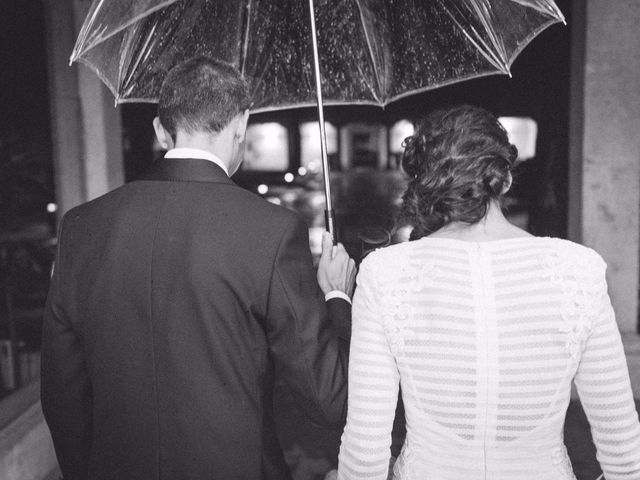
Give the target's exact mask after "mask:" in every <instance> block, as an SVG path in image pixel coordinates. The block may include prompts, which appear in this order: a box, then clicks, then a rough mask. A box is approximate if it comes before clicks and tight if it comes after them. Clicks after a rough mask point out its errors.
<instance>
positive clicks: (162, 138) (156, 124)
mask: <svg viewBox="0 0 640 480" xmlns="http://www.w3.org/2000/svg"><path fill="white" fill-rule="evenodd" d="M153 129H154V130H155V132H156V138H157V139H158V143H159V144H160V146H161V147H162V148H163V149H165V150H171V149H172V148H173V139H172V138H171V134H169V132H167V130H166V129H165V128H164V127H163V126H162V123H160V119H159V118H158V117H155V118H154V119H153Z"/></svg>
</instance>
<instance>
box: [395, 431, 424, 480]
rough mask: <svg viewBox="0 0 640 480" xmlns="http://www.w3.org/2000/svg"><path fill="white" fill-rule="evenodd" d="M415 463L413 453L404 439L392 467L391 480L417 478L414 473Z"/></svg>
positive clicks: (411, 479)
mask: <svg viewBox="0 0 640 480" xmlns="http://www.w3.org/2000/svg"><path fill="white" fill-rule="evenodd" d="M415 461H416V456H415V453H414V451H413V449H412V448H411V445H410V444H409V441H408V440H407V439H405V441H404V445H403V446H402V451H401V452H400V455H399V456H398V459H397V460H396V462H395V465H394V466H393V476H392V478H393V480H413V479H416V478H418V476H417V473H416V471H415Z"/></svg>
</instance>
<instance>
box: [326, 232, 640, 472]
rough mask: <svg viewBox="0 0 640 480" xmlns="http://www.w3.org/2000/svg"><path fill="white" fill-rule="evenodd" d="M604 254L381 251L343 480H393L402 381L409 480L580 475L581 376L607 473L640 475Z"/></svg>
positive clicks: (528, 243)
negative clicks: (575, 411)
mask: <svg viewBox="0 0 640 480" xmlns="http://www.w3.org/2000/svg"><path fill="white" fill-rule="evenodd" d="M605 268H606V267H605V264H604V262H603V261H602V259H601V258H600V257H599V256H598V254H597V253H595V252H594V251H593V250H590V249H587V248H585V247H582V246H580V245H577V244H575V243H571V242H569V241H566V240H560V239H555V238H536V237H524V238H514V239H507V240H497V241H490V242H482V243H471V242H464V241H459V240H452V239H445V238H423V239H421V240H418V241H414V242H409V243H404V244H400V245H394V246H392V247H388V248H385V249H382V250H378V251H376V252H374V253H372V254H370V255H369V256H368V257H367V258H366V259H365V261H364V262H363V263H362V266H361V268H360V273H359V275H358V288H357V291H356V295H355V297H354V305H353V333H352V340H351V357H350V364H349V406H348V418H347V425H346V428H345V431H344V434H343V436H342V446H341V448H340V457H339V471H338V478H339V479H381V480H383V479H386V478H387V470H388V463H389V455H390V453H389V446H390V443H391V436H390V433H391V428H392V423H393V418H394V413H395V406H396V400H397V396H398V388H399V387H401V390H402V397H403V400H404V404H405V410H406V421H407V437H406V441H405V444H404V446H403V448H402V453H401V454H400V456H399V458H398V461H397V462H396V464H395V467H394V478H395V479H403V480H404V479H408V480H449V479H450V480H465V479H469V480H470V479H473V480H479V479H490V480H506V479H509V480H527V479H532V480H533V479H535V480H547V479H548V480H552V479H553V480H569V479H572V480H573V479H575V476H574V474H573V472H572V469H571V463H570V462H569V458H568V457H567V452H566V449H565V446H564V442H563V438H562V432H563V423H564V418H565V413H566V409H567V406H568V402H569V399H570V392H571V382H572V380H573V381H575V384H576V386H577V389H578V392H579V394H580V398H581V400H582V404H583V406H584V409H585V411H586V413H587V416H588V418H589V422H590V424H591V428H592V431H593V437H594V440H595V443H596V446H597V450H598V460H599V461H600V465H601V466H602V468H603V470H604V473H605V477H606V478H607V480H618V479H626V480H630V479H636V480H638V479H640V424H639V423H638V414H637V413H636V411H635V406H634V402H633V395H632V392H631V387H630V382H629V374H628V370H627V366H626V361H625V356H624V352H623V348H622V343H621V340H620V335H619V333H618V329H617V325H616V322H615V317H614V313H613V310H612V308H611V303H610V301H609V296H608V294H607V285H606V280H605Z"/></svg>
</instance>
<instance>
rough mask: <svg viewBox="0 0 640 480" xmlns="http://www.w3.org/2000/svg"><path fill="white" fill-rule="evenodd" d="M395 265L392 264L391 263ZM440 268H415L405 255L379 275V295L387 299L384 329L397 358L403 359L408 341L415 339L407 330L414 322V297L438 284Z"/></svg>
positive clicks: (384, 309) (427, 264) (386, 265)
mask: <svg viewBox="0 0 640 480" xmlns="http://www.w3.org/2000/svg"><path fill="white" fill-rule="evenodd" d="M391 262H392V263H391ZM437 274H438V267H437V266H436V265H434V264H433V263H430V262H428V263H425V264H424V265H423V266H422V267H421V268H415V266H413V268H412V265H411V262H410V260H409V259H408V258H407V257H406V256H404V255H398V256H394V257H393V258H392V259H391V258H390V259H389V263H387V264H385V265H384V267H383V268H381V269H380V271H379V272H378V274H377V275H376V276H377V278H378V281H379V290H378V291H379V292H381V296H382V299H383V302H382V305H384V307H383V311H382V312H381V313H382V325H383V329H384V333H385V335H386V337H387V341H388V342H389V347H390V348H391V352H392V353H393V354H394V355H396V356H397V355H399V354H401V353H402V352H403V350H404V347H405V339H406V338H408V337H410V336H411V335H412V333H413V332H412V331H411V329H410V328H409V327H408V326H407V325H408V324H409V323H410V322H411V319H412V316H413V309H412V307H411V306H410V305H408V304H407V300H408V296H409V294H410V293H417V292H419V291H421V290H422V289H424V288H425V287H430V286H432V285H433V284H434V282H435V277H436V276H437Z"/></svg>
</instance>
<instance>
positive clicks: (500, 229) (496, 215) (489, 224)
mask: <svg viewBox="0 0 640 480" xmlns="http://www.w3.org/2000/svg"><path fill="white" fill-rule="evenodd" d="M429 236H430V237H442V238H455V239H458V240H466V241H469V242H482V241H487V240H500V239H504V238H516V237H530V236H531V234H530V233H528V232H526V231H525V230H522V229H521V228H518V227H516V226H515V225H513V224H511V223H510V222H509V221H508V220H507V219H506V218H505V216H504V214H503V213H502V209H501V208H500V204H499V203H498V202H497V201H495V200H494V201H492V202H491V203H490V204H489V208H488V209H487V214H486V215H485V216H484V217H483V218H482V220H480V221H479V222H478V223H472V224H469V223H464V222H451V223H448V224H447V225H445V226H444V227H442V228H440V229H439V230H437V231H435V232H434V233H432V234H431V235H429Z"/></svg>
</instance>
